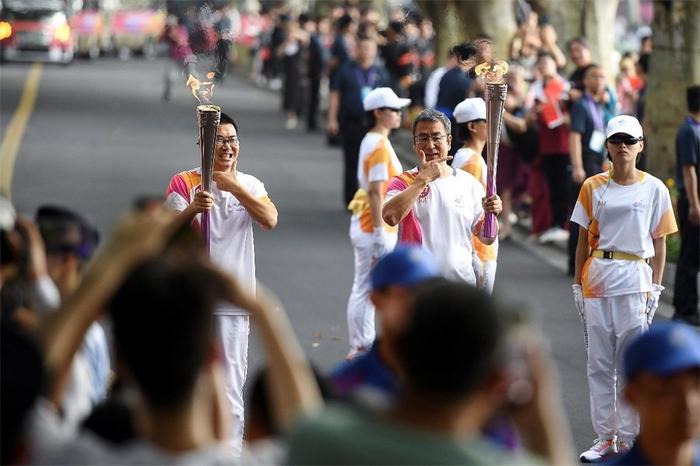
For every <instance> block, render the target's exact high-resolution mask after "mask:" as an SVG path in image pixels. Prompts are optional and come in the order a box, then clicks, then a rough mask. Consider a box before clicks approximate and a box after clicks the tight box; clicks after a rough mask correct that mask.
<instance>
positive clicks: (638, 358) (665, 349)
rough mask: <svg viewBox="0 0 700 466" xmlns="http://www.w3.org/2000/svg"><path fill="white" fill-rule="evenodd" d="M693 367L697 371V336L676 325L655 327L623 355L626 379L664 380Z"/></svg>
mask: <svg viewBox="0 0 700 466" xmlns="http://www.w3.org/2000/svg"><path fill="white" fill-rule="evenodd" d="M692 367H700V334H699V333H698V331H697V330H695V329H694V328H692V327H690V326H689V325H686V324H682V323H679V322H667V323H663V324H657V325H654V326H653V327H651V328H650V329H649V331H648V332H646V333H644V334H642V335H641V336H639V337H637V339H636V340H634V341H633V342H632V343H631V344H630V345H629V347H628V348H627V350H626V351H625V375H626V376H627V378H630V377H634V376H635V375H637V374H639V373H640V372H651V373H652V374H654V375H658V376H667V375H672V374H675V373H677V372H680V371H683V370H685V369H690V368H692Z"/></svg>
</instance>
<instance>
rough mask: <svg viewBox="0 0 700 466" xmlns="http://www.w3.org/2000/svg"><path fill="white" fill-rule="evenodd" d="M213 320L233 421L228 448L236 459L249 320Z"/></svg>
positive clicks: (221, 317) (242, 421) (241, 426)
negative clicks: (219, 346) (229, 446)
mask: <svg viewBox="0 0 700 466" xmlns="http://www.w3.org/2000/svg"><path fill="white" fill-rule="evenodd" d="M214 320H215V329H216V335H217V337H218V338H219V341H220V342H221V349H222V353H223V364H224V369H225V371H226V372H225V389H226V398H227V399H228V401H229V403H230V408H231V415H232V418H233V422H232V423H231V433H232V439H231V440H232V442H231V446H232V448H233V451H234V453H235V454H236V455H240V452H241V447H242V442H243V431H244V428H245V419H244V405H243V385H244V384H245V380H246V377H247V376H248V334H249V333H250V319H249V317H248V316H245V315H215V316H214Z"/></svg>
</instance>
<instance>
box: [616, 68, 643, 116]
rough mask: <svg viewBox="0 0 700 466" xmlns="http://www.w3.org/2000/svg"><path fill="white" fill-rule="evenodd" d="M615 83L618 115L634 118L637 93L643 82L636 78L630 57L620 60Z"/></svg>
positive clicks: (637, 98)
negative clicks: (618, 106)
mask: <svg viewBox="0 0 700 466" xmlns="http://www.w3.org/2000/svg"><path fill="white" fill-rule="evenodd" d="M616 81H617V83H616V84H617V98H618V100H619V102H620V113H621V114H623V115H634V116H636V115H637V101H638V100H639V91H640V90H641V89H642V87H643V86H644V82H643V81H642V79H641V78H640V77H639V76H637V70H636V66H635V63H634V59H633V58H632V57H630V56H627V57H624V58H623V59H622V60H620V73H619V74H618V75H617V79H616Z"/></svg>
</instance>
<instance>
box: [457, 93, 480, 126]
mask: <svg viewBox="0 0 700 466" xmlns="http://www.w3.org/2000/svg"><path fill="white" fill-rule="evenodd" d="M452 115H453V116H454V117H455V121H456V122H457V123H468V122H470V121H474V120H485V119H486V102H484V99H482V98H481V97H474V98H471V99H464V100H463V101H461V102H460V103H458V104H457V106H456V107H455V111H454V112H452Z"/></svg>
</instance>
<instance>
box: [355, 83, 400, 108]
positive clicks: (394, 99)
mask: <svg viewBox="0 0 700 466" xmlns="http://www.w3.org/2000/svg"><path fill="white" fill-rule="evenodd" d="M410 103H411V99H402V98H400V97H399V96H397V95H396V94H395V93H394V91H392V90H391V88H390V87H378V88H376V89H373V90H371V91H369V93H368V94H367V95H366V96H365V99H364V100H363V101H362V105H363V107H364V109H365V111H366V112H369V111H370V110H376V109H378V108H385V107H386V108H395V109H399V108H403V107H405V106H407V105H408V104H410Z"/></svg>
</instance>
